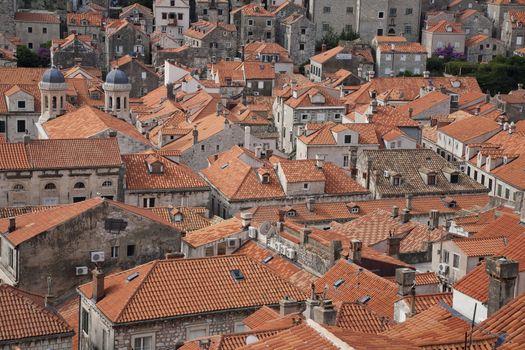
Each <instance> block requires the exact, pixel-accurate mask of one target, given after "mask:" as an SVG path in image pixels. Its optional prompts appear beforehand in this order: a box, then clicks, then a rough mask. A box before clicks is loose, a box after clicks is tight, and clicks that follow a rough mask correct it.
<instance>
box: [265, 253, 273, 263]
mask: <svg viewBox="0 0 525 350" xmlns="http://www.w3.org/2000/svg"><path fill="white" fill-rule="evenodd" d="M272 259H273V256H271V255H268V256H267V257H266V258H264V260H263V263H264V264H268V263H269V262H270V261H272Z"/></svg>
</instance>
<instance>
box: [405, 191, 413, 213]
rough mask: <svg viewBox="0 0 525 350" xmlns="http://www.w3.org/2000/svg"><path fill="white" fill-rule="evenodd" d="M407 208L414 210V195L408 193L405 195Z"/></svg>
mask: <svg viewBox="0 0 525 350" xmlns="http://www.w3.org/2000/svg"><path fill="white" fill-rule="evenodd" d="M405 208H406V209H408V210H412V195H411V194H407V195H406V196H405Z"/></svg>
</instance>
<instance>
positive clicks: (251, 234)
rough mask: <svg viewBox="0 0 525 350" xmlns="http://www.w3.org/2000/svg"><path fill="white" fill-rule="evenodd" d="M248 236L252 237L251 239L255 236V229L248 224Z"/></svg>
mask: <svg viewBox="0 0 525 350" xmlns="http://www.w3.org/2000/svg"><path fill="white" fill-rule="evenodd" d="M248 237H250V238H252V239H256V238H257V229H256V228H255V227H253V226H250V227H249V228H248Z"/></svg>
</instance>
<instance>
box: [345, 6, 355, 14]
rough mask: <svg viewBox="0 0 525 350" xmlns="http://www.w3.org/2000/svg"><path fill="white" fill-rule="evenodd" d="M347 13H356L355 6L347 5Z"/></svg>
mask: <svg viewBox="0 0 525 350" xmlns="http://www.w3.org/2000/svg"><path fill="white" fill-rule="evenodd" d="M346 13H347V14H352V13H354V8H353V7H347V8H346Z"/></svg>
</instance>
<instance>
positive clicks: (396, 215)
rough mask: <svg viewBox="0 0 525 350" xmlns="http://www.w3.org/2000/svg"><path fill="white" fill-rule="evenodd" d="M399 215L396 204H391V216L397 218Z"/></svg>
mask: <svg viewBox="0 0 525 350" xmlns="http://www.w3.org/2000/svg"><path fill="white" fill-rule="evenodd" d="M398 216H399V208H398V207H397V205H394V206H392V217H393V218H397V217H398Z"/></svg>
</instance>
